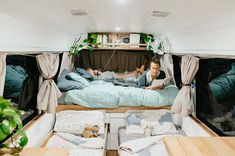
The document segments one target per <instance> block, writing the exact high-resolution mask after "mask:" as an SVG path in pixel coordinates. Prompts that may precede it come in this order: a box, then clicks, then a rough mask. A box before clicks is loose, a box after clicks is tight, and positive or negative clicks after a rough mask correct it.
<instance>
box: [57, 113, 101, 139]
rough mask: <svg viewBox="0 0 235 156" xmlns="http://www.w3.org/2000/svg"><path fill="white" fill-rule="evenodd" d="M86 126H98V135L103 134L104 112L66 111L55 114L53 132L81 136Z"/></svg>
mask: <svg viewBox="0 0 235 156" xmlns="http://www.w3.org/2000/svg"><path fill="white" fill-rule="evenodd" d="M87 125H91V126H92V125H97V126H99V128H100V129H99V132H98V134H104V112H102V111H74V110H66V111H61V112H59V113H56V123H55V127H54V130H55V131H57V132H65V133H73V134H81V133H82V131H83V130H84V128H85V127H86V126H87Z"/></svg>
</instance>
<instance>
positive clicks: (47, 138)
mask: <svg viewBox="0 0 235 156" xmlns="http://www.w3.org/2000/svg"><path fill="white" fill-rule="evenodd" d="M52 136H53V130H52V131H50V133H49V134H48V136H47V137H46V139H45V140H44V141H43V142H42V144H41V145H40V147H46V144H47V142H48V141H49V139H50V138H51V137H52Z"/></svg>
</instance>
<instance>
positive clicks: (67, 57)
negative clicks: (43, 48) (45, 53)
mask: <svg viewBox="0 0 235 156" xmlns="http://www.w3.org/2000/svg"><path fill="white" fill-rule="evenodd" d="M64 69H68V70H69V71H72V69H73V55H71V54H70V53H69V52H64V53H63V56H62V61H61V65H60V72H59V75H58V76H60V74H61V73H62V72H63V70H64Z"/></svg>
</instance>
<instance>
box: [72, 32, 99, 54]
mask: <svg viewBox="0 0 235 156" xmlns="http://www.w3.org/2000/svg"><path fill="white" fill-rule="evenodd" d="M81 38H82V35H80V36H79V37H78V38H75V40H74V41H73V44H72V46H71V48H70V53H71V54H72V55H75V56H77V55H79V54H80V52H81V50H83V49H88V50H89V51H90V52H92V51H93V49H94V47H96V46H97V34H91V35H90V37H88V38H85V39H84V40H83V41H80V40H81Z"/></svg>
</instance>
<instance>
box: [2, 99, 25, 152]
mask: <svg viewBox="0 0 235 156" xmlns="http://www.w3.org/2000/svg"><path fill="white" fill-rule="evenodd" d="M23 113H24V111H21V110H18V109H17V108H15V107H13V106H12V104H11V102H10V100H6V99H4V98H3V97H0V141H4V140H6V138H7V137H8V136H10V135H11V144H12V145H13V146H14V147H15V148H16V149H18V150H21V149H22V148H23V147H24V146H26V145H27V143H28V138H27V136H26V134H25V132H24V131H23V130H22V128H23V125H22V121H21V117H20V115H22V114H23ZM0 146H1V147H9V145H8V144H1V145H0Z"/></svg>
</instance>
